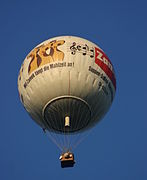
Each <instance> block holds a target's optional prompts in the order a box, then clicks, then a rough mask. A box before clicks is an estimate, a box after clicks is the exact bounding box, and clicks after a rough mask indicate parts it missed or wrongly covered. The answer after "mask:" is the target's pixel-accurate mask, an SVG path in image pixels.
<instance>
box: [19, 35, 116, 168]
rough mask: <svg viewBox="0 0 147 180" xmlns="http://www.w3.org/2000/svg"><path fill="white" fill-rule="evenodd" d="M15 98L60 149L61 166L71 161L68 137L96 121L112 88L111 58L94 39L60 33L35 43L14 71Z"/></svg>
mask: <svg viewBox="0 0 147 180" xmlns="http://www.w3.org/2000/svg"><path fill="white" fill-rule="evenodd" d="M18 91H19V95H20V100H21V102H22V104H23V106H24V108H25V109H26V111H27V112H28V113H29V115H30V116H31V118H32V119H33V120H34V121H35V122H36V123H37V124H38V125H39V126H40V127H41V128H42V129H43V131H44V132H45V133H48V135H49V137H50V139H51V140H52V141H53V142H54V143H55V144H56V145H57V146H58V147H59V148H60V149H61V151H62V154H61V156H60V161H61V166H62V167H69V166H73V165H74V163H75V162H74V154H73V152H72V146H74V145H75V144H76V143H79V139H78V138H77V140H76V142H74V144H72V143H71V139H72V137H73V136H74V137H76V136H78V135H80V134H83V133H84V132H86V131H87V130H89V129H90V128H92V127H93V126H95V124H97V123H98V122H99V121H100V120H101V119H102V118H103V116H104V115H105V114H106V112H107V111H108V110H109V108H110V106H111V104H112V102H113V99H114V96H115V91H116V79H115V73H114V68H113V65H112V63H111V62H110V60H109V58H108V57H107V55H106V54H105V53H104V51H103V50H102V49H101V48H100V47H98V46H97V45H96V44H94V43H92V42H90V41H88V40H86V39H83V38H80V37H75V36H60V37H54V38H51V39H49V40H46V41H44V42H42V43H41V44H39V45H38V46H36V47H35V48H34V49H33V50H32V51H31V52H30V53H29V54H28V55H27V56H26V58H25V60H24V62H23V64H22V66H21V69H20V72H19V76H18Z"/></svg>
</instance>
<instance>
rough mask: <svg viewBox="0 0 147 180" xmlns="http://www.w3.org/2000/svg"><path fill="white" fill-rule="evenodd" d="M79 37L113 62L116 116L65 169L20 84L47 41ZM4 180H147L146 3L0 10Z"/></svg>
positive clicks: (39, 4) (125, 0)
mask: <svg viewBox="0 0 147 180" xmlns="http://www.w3.org/2000/svg"><path fill="white" fill-rule="evenodd" d="M60 35H74V36H81V37H83V38H86V39H89V40H90V41H93V42H95V43H96V44H98V45H99V46H100V47H101V48H102V49H103V50H104V51H105V52H106V54H107V55H108V56H109V58H110V59H111V61H112V63H113V65H114V68H115V72H116V78H117V92H116V97H115V99H114V102H113V104H112V107H111V109H110V111H109V112H108V113H107V115H106V116H105V118H104V119H103V120H102V121H101V122H100V123H99V124H98V125H97V126H96V127H95V128H94V129H93V130H92V132H91V133H90V135H89V136H88V137H87V138H86V139H85V141H83V143H82V144H80V145H79V147H78V148H77V149H76V150H75V157H76V162H77V163H76V164H75V167H74V168H71V169H61V168H60V162H59V160H58V157H59V153H60V152H59V150H58V149H57V147H56V146H55V145H54V144H52V142H50V141H49V140H48V138H47V137H46V136H45V135H44V134H43V132H42V130H41V128H40V127H39V126H38V125H36V124H35V123H34V121H32V120H31V119H30V117H29V116H28V114H27V113H26V112H25V110H24V108H23V107H22V105H21V103H20V100H19V96H18V91H17V76H18V72H19V69H20V66H21V63H22V62H23V60H24V58H25V56H26V55H27V54H28V53H29V51H30V50H31V49H32V48H34V47H35V46H36V45H37V44H39V43H41V42H42V41H44V40H46V39H49V38H51V37H54V36H60ZM0 49H1V53H0V59H1V67H0V74H1V80H0V82H1V83H0V94H1V100H0V102H1V103H0V112H1V118H0V119H1V126H0V143H1V144H0V179H1V180H20V179H21V180H32V179H34V180H40V179H43V180H44V179H48V180H55V179H59V178H60V179H63V180H67V179H68V180H69V179H70V180H75V179H84V180H90V179H92V180H93V179H99V180H124V179H125V180H139V179H140V180H146V179H147V105H146V101H147V80H146V78H147V71H146V69H147V58H146V53H147V1H145V0H101V1H99V0H90V1H87V0H84V1H82V0H74V1H70V0H67V1H66V0H60V1H59V0H56V1H53V0H52V1H51V0H23V1H20V0H13V1H11V0H5V1H1V2H0Z"/></svg>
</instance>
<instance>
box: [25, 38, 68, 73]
mask: <svg viewBox="0 0 147 180" xmlns="http://www.w3.org/2000/svg"><path fill="white" fill-rule="evenodd" d="M64 43H65V41H64V40H54V41H51V42H49V43H47V44H42V45H41V46H39V47H36V48H35V49H33V50H32V51H31V52H30V54H29V55H28V56H27V59H31V60H30V63H29V66H28V73H29V74H31V73H32V72H33V71H34V70H36V69H37V68H39V67H40V66H43V65H45V64H48V63H51V62H55V61H63V59H64V53H63V52H62V51H60V50H59V49H58V46H61V45H63V44H64Z"/></svg>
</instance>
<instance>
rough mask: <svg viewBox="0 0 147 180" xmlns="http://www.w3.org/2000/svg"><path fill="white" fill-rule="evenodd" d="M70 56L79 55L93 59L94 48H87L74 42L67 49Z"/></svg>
mask: <svg viewBox="0 0 147 180" xmlns="http://www.w3.org/2000/svg"><path fill="white" fill-rule="evenodd" d="M69 49H70V51H71V54H72V55H75V54H76V53H80V54H82V55H83V56H86V55H88V56H90V57H91V58H93V57H94V48H93V47H89V46H88V45H87V44H79V43H76V42H73V43H72V45H71V46H70V47H69Z"/></svg>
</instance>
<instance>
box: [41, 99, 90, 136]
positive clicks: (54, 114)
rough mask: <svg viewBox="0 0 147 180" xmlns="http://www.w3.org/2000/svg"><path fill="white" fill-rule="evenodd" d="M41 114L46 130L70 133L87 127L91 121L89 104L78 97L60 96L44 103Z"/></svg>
mask: <svg viewBox="0 0 147 180" xmlns="http://www.w3.org/2000/svg"><path fill="white" fill-rule="evenodd" d="M42 116H43V120H44V124H45V127H46V129H47V130H48V131H51V132H55V133H63V134H72V133H76V132H80V131H84V130H85V129H87V127H88V125H89V123H90V121H91V109H90V106H89V104H88V103H87V102H86V101H84V100H83V99H81V98H79V97H76V96H60V97H57V98H55V99H52V100H51V101H49V102H48V103H47V104H46V105H45V107H44V108H43V111H42ZM67 117H69V125H68V126H67V125H66V123H67V122H66V119H67Z"/></svg>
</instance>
